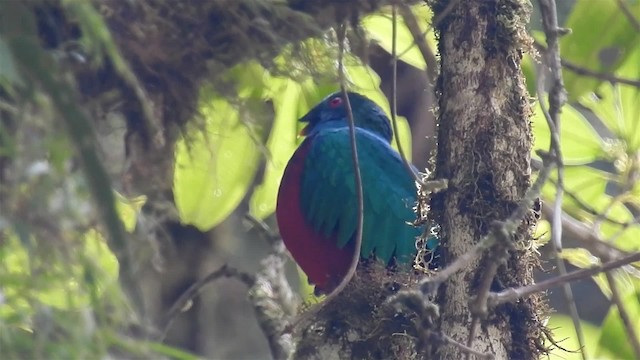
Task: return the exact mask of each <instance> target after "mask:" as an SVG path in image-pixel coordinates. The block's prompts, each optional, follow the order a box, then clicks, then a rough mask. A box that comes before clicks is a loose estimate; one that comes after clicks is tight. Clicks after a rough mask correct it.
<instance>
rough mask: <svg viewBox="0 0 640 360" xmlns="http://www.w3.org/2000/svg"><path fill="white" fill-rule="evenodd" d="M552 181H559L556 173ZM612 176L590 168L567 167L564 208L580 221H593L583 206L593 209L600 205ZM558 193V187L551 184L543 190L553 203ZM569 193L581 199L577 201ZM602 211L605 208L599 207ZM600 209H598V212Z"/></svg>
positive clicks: (565, 172)
mask: <svg viewBox="0 0 640 360" xmlns="http://www.w3.org/2000/svg"><path fill="white" fill-rule="evenodd" d="M551 179H553V180H556V181H557V175H556V174H555V173H554V174H552V176H551ZM609 179H610V174H608V173H606V172H604V171H602V170H598V169H596V168H593V167H590V166H567V167H565V169H564V189H565V190H566V193H565V194H564V204H563V208H564V209H565V210H566V211H568V212H569V213H570V214H572V215H573V216H575V217H576V218H579V219H591V218H593V214H591V213H589V212H586V211H585V210H584V209H583V207H582V205H581V204H588V205H589V206H591V207H594V206H593V205H594V204H596V203H600V202H601V200H600V198H602V197H603V196H606V195H605V193H604V191H605V188H606V186H607V182H608V181H609ZM556 191H557V186H556V185H555V184H553V183H551V182H547V183H546V184H545V185H544V187H543V188H542V194H543V196H544V198H545V199H547V200H549V201H553V199H554V198H555V194H556ZM567 193H571V194H572V195H574V196H575V197H577V198H578V199H579V201H575V200H574V199H573V198H572V197H571V196H569V195H568V194H567ZM599 208H600V209H602V208H603V207H599ZM597 210H598V209H596V211H597Z"/></svg>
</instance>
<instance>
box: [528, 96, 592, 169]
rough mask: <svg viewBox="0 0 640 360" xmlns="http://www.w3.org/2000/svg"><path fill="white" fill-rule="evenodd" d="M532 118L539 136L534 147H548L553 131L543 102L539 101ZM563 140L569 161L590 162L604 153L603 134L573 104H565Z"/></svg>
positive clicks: (561, 119)
mask: <svg viewBox="0 0 640 360" xmlns="http://www.w3.org/2000/svg"><path fill="white" fill-rule="evenodd" d="M531 122H532V127H533V134H534V138H535V144H534V151H535V150H537V149H541V150H544V151H548V150H549V144H550V142H551V132H550V131H549V126H548V125H547V121H546V119H545V117H544V114H543V113H542V109H541V108H540V104H536V107H535V109H534V115H533V117H532V118H531ZM560 143H561V147H562V156H563V161H564V163H565V165H582V164H587V163H590V162H592V161H594V160H596V159H597V158H599V157H604V152H603V150H602V138H601V137H600V135H598V133H597V132H596V130H595V129H594V128H593V126H591V124H589V122H588V121H587V119H585V117H584V116H583V115H582V114H580V112H579V111H578V110H576V109H575V108H574V107H572V106H569V105H567V106H564V107H563V108H562V113H561V115H560ZM536 156H537V155H536Z"/></svg>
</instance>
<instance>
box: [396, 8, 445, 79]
mask: <svg viewBox="0 0 640 360" xmlns="http://www.w3.org/2000/svg"><path fill="white" fill-rule="evenodd" d="M399 6H400V14H401V15H402V18H403V19H404V23H405V24H406V25H407V29H409V32H410V33H411V36H413V42H414V44H415V45H416V46H418V50H420V53H421V54H422V57H423V58H424V62H425V63H426V64H427V68H426V70H425V71H426V72H427V77H428V78H429V81H430V82H431V83H434V82H435V81H436V78H437V77H438V59H437V58H436V55H435V54H434V53H433V50H431V48H430V47H429V44H428V43H427V39H426V37H425V36H426V34H423V33H422V32H421V31H420V26H419V25H418V20H417V19H416V16H415V15H414V14H413V11H411V7H409V5H407V4H405V3H402V2H401V3H400V4H399ZM450 11H451V10H450ZM392 16H393V26H394V27H395V22H396V19H395V18H396V14H395V5H394V6H393V15H392ZM432 26H433V25H432ZM392 32H394V31H393V30H392ZM393 39H394V43H393V46H392V49H393V51H392V53H393V54H392V55H393V56H394V58H395V56H396V55H395V54H396V50H395V36H394V38H393Z"/></svg>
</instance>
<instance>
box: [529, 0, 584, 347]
mask: <svg viewBox="0 0 640 360" xmlns="http://www.w3.org/2000/svg"><path fill="white" fill-rule="evenodd" d="M539 3H540V13H541V17H542V26H543V28H544V32H545V35H546V38H547V44H548V47H547V51H546V62H547V65H548V67H549V69H550V73H551V89H550V90H549V109H548V111H547V110H546V109H545V105H544V102H543V101H542V89H543V81H544V71H540V72H539V74H538V86H537V95H538V101H539V102H540V108H541V109H542V112H543V113H544V116H545V119H547V123H548V125H549V129H550V134H551V143H550V146H549V147H550V149H549V150H550V152H551V153H552V154H554V155H555V157H556V161H557V164H558V186H557V187H556V197H555V200H554V204H553V208H554V216H553V218H552V219H551V243H552V249H553V252H554V254H555V260H556V267H557V268H558V271H559V273H560V276H563V275H566V274H567V269H566V267H565V264H564V260H563V259H562V258H561V257H560V253H561V252H562V218H561V215H562V200H563V197H564V193H563V191H564V164H563V160H562V159H563V157H562V149H561V142H560V134H561V132H560V125H561V124H560V112H561V111H562V106H563V105H564V104H565V103H566V102H567V91H566V89H565V87H564V80H563V79H562V60H561V58H560V45H559V41H558V39H559V37H560V35H561V34H564V33H566V31H565V30H564V29H560V28H559V27H558V14H557V9H556V2H555V0H539ZM562 289H563V292H564V296H565V300H566V303H567V305H568V306H569V313H570V314H571V319H572V320H573V325H574V327H575V330H576V335H577V337H578V343H579V344H580V352H581V354H582V358H583V359H586V353H585V349H584V344H585V342H584V334H583V332H582V325H581V323H580V317H579V315H578V308H577V306H576V302H575V300H574V297H573V291H572V290H571V284H569V283H566V284H564V285H563V288H562Z"/></svg>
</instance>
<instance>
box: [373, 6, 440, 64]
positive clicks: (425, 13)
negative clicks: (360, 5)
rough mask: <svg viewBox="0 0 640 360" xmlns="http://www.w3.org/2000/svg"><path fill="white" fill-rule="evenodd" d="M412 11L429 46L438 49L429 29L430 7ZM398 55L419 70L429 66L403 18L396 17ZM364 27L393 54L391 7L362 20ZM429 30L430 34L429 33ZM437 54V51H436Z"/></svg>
mask: <svg viewBox="0 0 640 360" xmlns="http://www.w3.org/2000/svg"><path fill="white" fill-rule="evenodd" d="M412 11H413V13H414V14H415V16H416V19H417V20H418V26H420V30H421V33H422V34H425V39H426V41H427V44H428V46H429V47H431V49H436V48H437V47H436V39H435V35H434V33H433V29H430V28H429V22H430V21H431V17H432V13H431V10H430V9H429V7H428V6H425V5H423V4H419V5H415V6H413V7H412ZM396 19H397V20H396V24H397V26H396V29H397V32H396V53H397V55H398V57H399V59H400V60H402V61H404V62H406V63H407V64H409V65H412V66H415V67H417V68H419V69H424V68H426V67H427V64H426V62H425V60H424V57H423V56H422V53H420V50H419V49H418V46H417V45H416V44H415V41H414V38H413V35H411V32H410V31H409V29H408V28H407V25H406V24H405V22H404V19H403V18H402V16H400V15H398V16H397V17H396ZM362 26H363V27H364V29H365V30H366V31H367V34H368V35H369V37H370V38H372V39H373V40H374V41H376V42H377V43H378V44H379V45H380V46H381V47H382V48H383V49H385V50H386V51H387V52H389V53H391V52H392V44H393V39H392V37H391V29H392V26H393V22H392V17H391V9H390V8H389V7H387V8H385V9H383V10H382V11H380V12H378V13H375V14H372V15H369V16H366V17H365V18H364V19H362ZM427 30H429V32H427ZM434 52H435V51H434Z"/></svg>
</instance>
